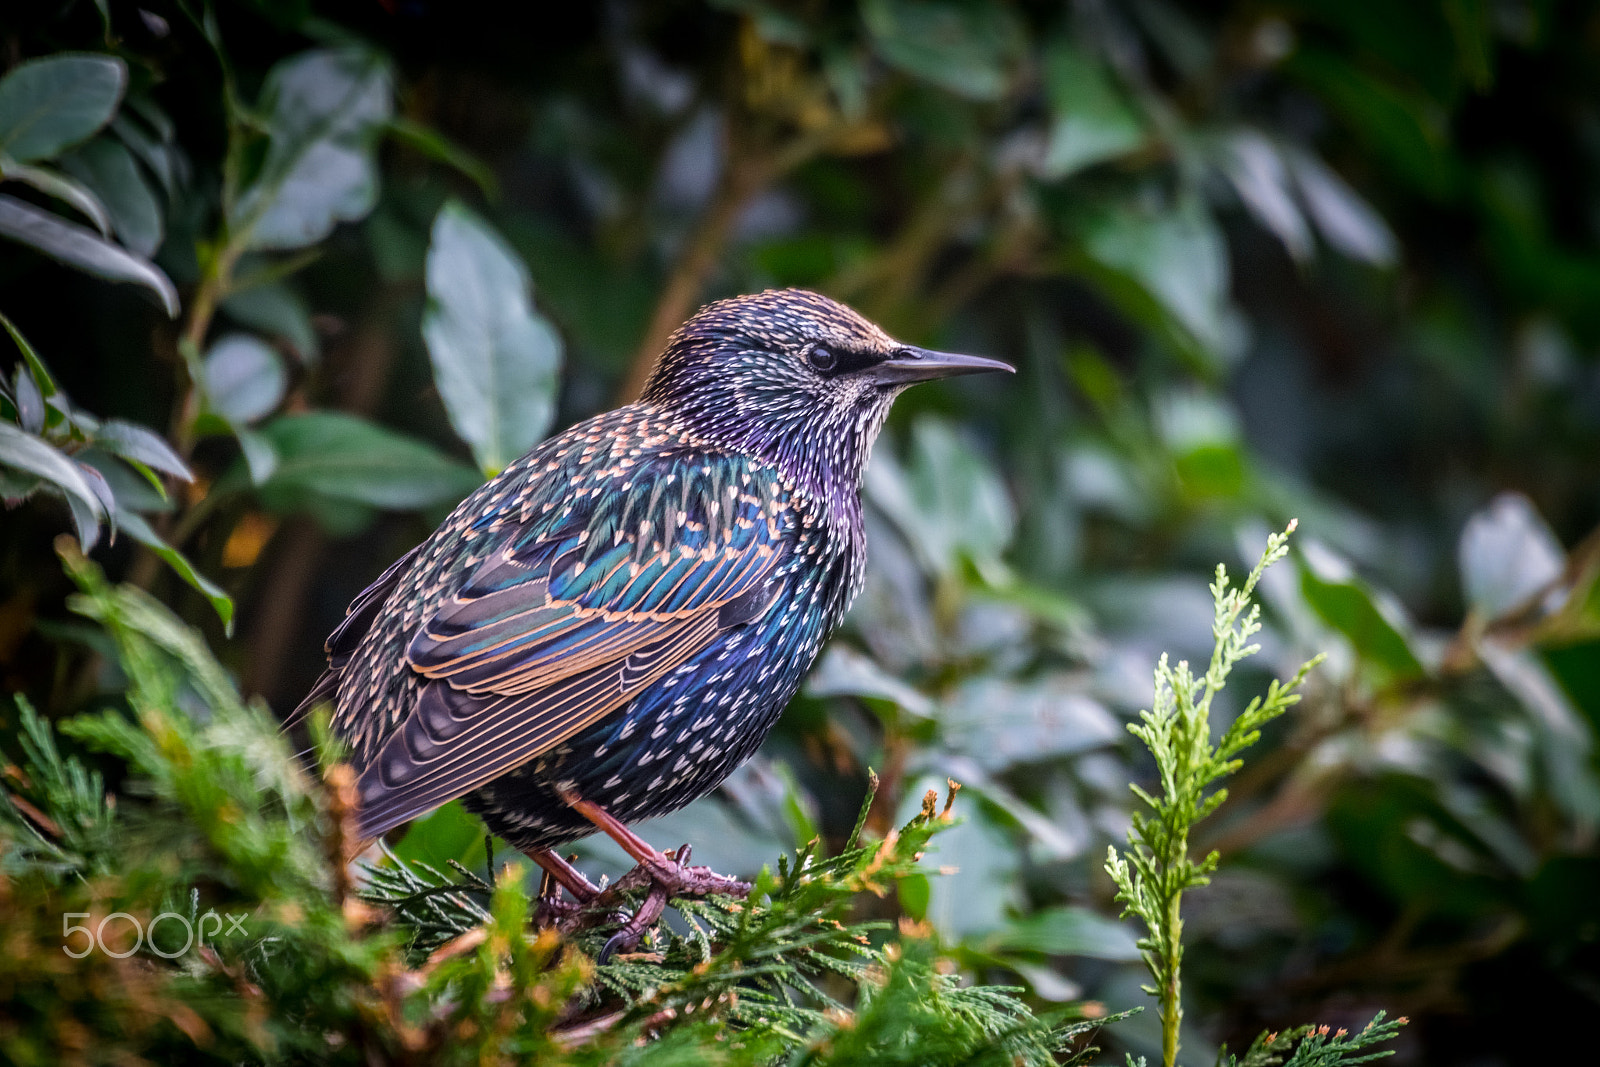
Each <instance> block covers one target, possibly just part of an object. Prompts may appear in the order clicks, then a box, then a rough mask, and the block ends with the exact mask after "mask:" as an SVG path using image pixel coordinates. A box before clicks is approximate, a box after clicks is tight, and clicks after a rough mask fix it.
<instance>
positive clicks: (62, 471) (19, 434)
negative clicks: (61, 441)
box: [0, 422, 100, 515]
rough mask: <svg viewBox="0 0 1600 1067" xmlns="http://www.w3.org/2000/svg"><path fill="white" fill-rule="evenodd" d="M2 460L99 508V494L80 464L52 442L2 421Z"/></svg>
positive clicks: (91, 507) (92, 507)
mask: <svg viewBox="0 0 1600 1067" xmlns="http://www.w3.org/2000/svg"><path fill="white" fill-rule="evenodd" d="M0 464H4V465H5V466H7V467H10V468H12V469H13V470H19V471H26V472H28V473H30V474H37V475H38V476H39V477H41V478H44V479H45V480H46V481H49V482H50V483H52V484H54V485H57V486H59V487H60V488H61V489H62V490H63V491H64V492H66V493H69V494H71V495H72V496H74V497H76V498H77V499H78V500H79V501H80V502H81V503H83V504H84V505H85V506H87V507H88V508H89V510H90V511H91V512H94V513H95V514H97V515H98V514H99V512H100V498H99V497H98V496H97V495H96V494H95V492H94V490H92V489H90V488H89V484H88V482H86V481H85V480H84V477H83V474H82V473H81V472H80V471H79V469H78V465H77V464H75V463H73V462H72V460H70V459H68V458H67V457H66V456H65V455H63V454H62V453H61V452H60V451H59V450H58V449H56V448H55V447H53V446H52V445H51V444H50V443H49V442H47V441H44V440H42V439H41V438H38V437H35V436H34V435H33V434H30V433H28V432H27V431H25V430H22V429H19V428H17V427H16V426H13V425H11V424H10V423H9V422H0Z"/></svg>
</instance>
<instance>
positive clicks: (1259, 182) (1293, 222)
mask: <svg viewBox="0 0 1600 1067" xmlns="http://www.w3.org/2000/svg"><path fill="white" fill-rule="evenodd" d="M1223 172H1224V173H1225V174H1227V176H1228V180H1229V181H1231V182H1232V183H1233V187H1234V189H1235V190H1236V191H1237V192H1238V194H1239V199H1240V200H1241V201H1243V203H1244V206H1245V208H1246V210H1248V211H1249V212H1250V214H1251V215H1253V216H1255V220H1256V221H1257V222H1259V223H1260V224H1261V225H1262V226H1264V227H1266V229H1267V230H1268V231H1269V232H1271V233H1272V234H1274V235H1276V236H1277V238H1278V240H1280V241H1282V242H1283V246H1284V248H1286V249H1288V251H1289V254H1290V255H1291V256H1293V257H1294V258H1295V259H1299V260H1304V259H1305V258H1307V257H1308V256H1310V255H1311V229H1310V227H1309V226H1307V225H1306V220H1305V216H1304V215H1302V214H1301V213H1300V205H1299V204H1297V203H1296V202H1295V198H1294V190H1293V186H1292V184H1291V182H1290V177H1289V168H1288V167H1287V166H1286V165H1285V163H1284V160H1283V157H1282V156H1281V155H1280V154H1279V152H1278V149H1277V146H1276V145H1274V144H1273V143H1272V142H1271V141H1269V140H1268V139H1267V138H1266V137H1264V136H1263V135H1262V134H1260V133H1259V132H1257V131H1255V130H1245V131H1242V132H1240V133H1237V134H1235V135H1234V136H1232V137H1230V138H1229V139H1228V141H1227V144H1226V146H1225V147H1224V149H1223Z"/></svg>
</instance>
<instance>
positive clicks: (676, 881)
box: [639, 845, 750, 900]
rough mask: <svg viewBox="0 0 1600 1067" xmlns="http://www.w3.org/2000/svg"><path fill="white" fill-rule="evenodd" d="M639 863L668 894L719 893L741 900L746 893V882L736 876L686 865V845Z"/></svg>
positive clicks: (747, 885) (702, 895)
mask: <svg viewBox="0 0 1600 1067" xmlns="http://www.w3.org/2000/svg"><path fill="white" fill-rule="evenodd" d="M639 866H640V867H642V868H644V869H645V870H646V871H648V872H649V875H650V881H651V882H652V883H653V884H655V885H659V886H664V887H665V888H666V890H667V895H668V896H669V897H706V896H711V895H713V894H720V895H722V896H728V897H738V898H740V899H741V900H742V899H744V898H745V897H747V896H749V895H750V883H749V882H741V881H739V880H738V879H737V878H729V877H728V876H727V875H725V874H718V873H717V872H716V871H713V870H712V869H711V868H710V867H691V866H689V846H688V845H683V846H681V847H680V848H679V849H678V850H677V851H676V852H663V853H659V854H658V855H657V856H655V857H652V858H651V860H648V861H644V862H641V863H640V864H639Z"/></svg>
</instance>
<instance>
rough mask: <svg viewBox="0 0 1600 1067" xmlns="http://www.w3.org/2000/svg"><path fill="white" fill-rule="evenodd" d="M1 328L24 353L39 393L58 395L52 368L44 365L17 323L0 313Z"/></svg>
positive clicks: (50, 395)
mask: <svg viewBox="0 0 1600 1067" xmlns="http://www.w3.org/2000/svg"><path fill="white" fill-rule="evenodd" d="M0 326H3V327H5V331H6V333H8V334H10V335H11V340H12V342H13V343H14V344H15V345H16V346H17V351H19V352H21V353H22V358H23V360H24V361H25V362H26V363H27V364H28V369H29V370H30V371H32V372H33V381H34V384H35V385H37V386H38V387H39V392H41V393H43V394H44V395H45V396H46V397H52V396H55V395H56V382H55V379H54V378H53V377H51V375H50V368H48V367H46V366H45V365H44V360H42V359H40V358H39V353H38V352H36V351H35V350H34V347H33V345H31V344H29V343H28V339H27V338H26V337H24V336H22V331H21V330H19V329H17V326H16V323H14V322H12V321H11V320H10V319H9V318H7V317H6V315H5V313H4V312H0Z"/></svg>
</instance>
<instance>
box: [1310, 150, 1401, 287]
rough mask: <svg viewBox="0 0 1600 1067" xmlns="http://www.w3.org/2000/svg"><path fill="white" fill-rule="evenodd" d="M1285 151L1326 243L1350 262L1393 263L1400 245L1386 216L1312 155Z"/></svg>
mask: <svg viewBox="0 0 1600 1067" xmlns="http://www.w3.org/2000/svg"><path fill="white" fill-rule="evenodd" d="M1283 151H1284V158H1285V159H1286V160H1287V161H1288V163H1289V169H1290V171H1291V172H1292V173H1293V174H1294V180H1295V185H1296V187H1298V189H1299V190H1300V198H1301V199H1302V200H1303V201H1304V202H1305V205H1306V211H1307V212H1309V213H1310V215H1311V219H1312V221H1313V222H1315V223H1316V224H1317V232H1318V233H1320V234H1322V238H1323V240H1325V241H1327V242H1328V243H1329V244H1330V245H1332V246H1333V247H1334V248H1335V249H1337V250H1338V251H1339V252H1341V253H1343V254H1344V255H1347V256H1349V257H1350V258H1351V259H1359V260H1363V261H1364V262H1367V263H1371V264H1373V265H1374V266H1379V267H1387V266H1389V265H1391V264H1392V263H1394V261H1395V259H1396V257H1397V256H1398V255H1399V252H1398V251H1397V248H1398V244H1397V242H1396V240H1395V236H1394V232H1393V231H1392V230H1390V229H1389V225H1388V223H1386V222H1384V221H1383V216H1381V215H1379V214H1378V212H1377V211H1376V210H1374V209H1373V207H1372V205H1371V204H1369V203H1367V202H1366V201H1365V200H1363V199H1362V198H1361V194H1359V193H1357V192H1356V191H1355V190H1354V189H1352V188H1350V186H1349V185H1347V184H1346V183H1345V180H1344V179H1343V178H1341V177H1339V175H1338V174H1336V173H1335V172H1334V170H1333V168H1332V167H1329V166H1328V165H1327V164H1326V163H1324V162H1323V161H1322V160H1320V159H1318V158H1317V157H1316V156H1315V155H1313V154H1312V153H1310V152H1306V151H1302V150H1300V149H1297V148H1286V149H1284V150H1283Z"/></svg>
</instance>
